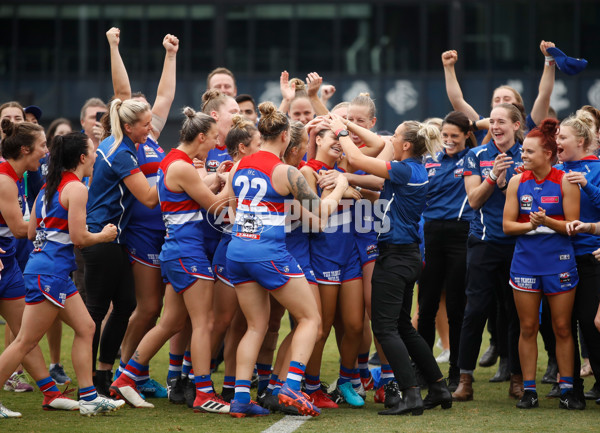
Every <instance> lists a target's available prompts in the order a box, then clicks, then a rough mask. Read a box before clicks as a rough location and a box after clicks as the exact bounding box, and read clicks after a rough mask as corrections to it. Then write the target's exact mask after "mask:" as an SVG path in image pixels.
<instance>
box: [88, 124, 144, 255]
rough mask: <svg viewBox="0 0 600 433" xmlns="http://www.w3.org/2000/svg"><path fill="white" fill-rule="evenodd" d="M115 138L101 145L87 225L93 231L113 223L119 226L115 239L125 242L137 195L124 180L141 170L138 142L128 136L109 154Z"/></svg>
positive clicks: (91, 192) (99, 230)
mask: <svg viewBox="0 0 600 433" xmlns="http://www.w3.org/2000/svg"><path fill="white" fill-rule="evenodd" d="M114 141H115V138H114V137H113V136H112V135H111V136H110V137H108V138H106V139H105V140H103V141H102V143H100V146H98V150H97V151H96V153H97V158H96V162H95V163H94V175H93V177H92V184H91V185H90V190H89V198H88V203H87V224H88V229H89V231H90V232H92V233H99V232H101V231H102V228H103V227H104V226H105V225H106V224H108V223H112V224H114V225H115V226H117V238H116V239H115V241H114V242H116V243H119V244H122V243H124V240H125V239H124V236H123V230H125V227H126V226H127V223H128V221H129V218H130V217H131V209H132V206H133V202H134V200H135V197H134V195H133V194H132V193H131V192H130V191H129V189H127V187H126V186H125V183H124V182H123V179H125V178H126V177H127V176H131V175H132V174H135V173H139V172H140V166H139V163H138V158H137V150H136V148H135V144H134V143H133V141H131V140H130V139H129V138H128V137H127V136H125V137H123V142H122V143H121V144H120V145H119V147H118V148H117V149H116V150H115V151H114V152H113V153H112V154H110V155H109V153H110V148H111V147H112V145H113V143H114Z"/></svg>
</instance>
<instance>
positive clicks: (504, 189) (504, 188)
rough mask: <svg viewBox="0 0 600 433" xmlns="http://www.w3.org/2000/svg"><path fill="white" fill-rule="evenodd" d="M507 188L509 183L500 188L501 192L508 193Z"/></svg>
mask: <svg viewBox="0 0 600 433" xmlns="http://www.w3.org/2000/svg"><path fill="white" fill-rule="evenodd" d="M498 188H500V187H498ZM506 188H508V181H507V182H506V183H505V184H504V186H503V187H502V188H500V191H506Z"/></svg>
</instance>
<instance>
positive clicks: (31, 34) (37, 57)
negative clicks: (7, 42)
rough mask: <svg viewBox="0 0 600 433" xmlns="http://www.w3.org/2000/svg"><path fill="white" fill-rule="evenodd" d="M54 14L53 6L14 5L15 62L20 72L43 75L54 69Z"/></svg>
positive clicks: (45, 76)
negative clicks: (16, 19) (15, 8)
mask: <svg viewBox="0 0 600 433" xmlns="http://www.w3.org/2000/svg"><path fill="white" fill-rule="evenodd" d="M56 15H57V7H56V6H39V5H36V6H19V7H18V8H17V16H18V19H19V20H18V24H17V29H18V30H17V40H18V56H17V59H18V60H17V62H18V68H19V70H20V72H21V73H22V76H25V77H35V78H37V79H43V78H48V77H50V76H51V74H52V73H53V71H54V66H55V62H56V51H55V46H56V32H55V28H56V25H55V20H56ZM20 75H21V74H20Z"/></svg>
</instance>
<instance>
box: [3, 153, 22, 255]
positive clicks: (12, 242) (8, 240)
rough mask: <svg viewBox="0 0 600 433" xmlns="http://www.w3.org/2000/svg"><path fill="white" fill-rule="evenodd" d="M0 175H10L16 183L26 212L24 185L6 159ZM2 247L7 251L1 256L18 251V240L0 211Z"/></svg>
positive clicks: (20, 203)
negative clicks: (20, 183)
mask: <svg viewBox="0 0 600 433" xmlns="http://www.w3.org/2000/svg"><path fill="white" fill-rule="evenodd" d="M0 175H4V176H8V177H9V178H10V179H12V180H13V181H14V182H15V185H17V189H18V191H19V193H18V199H19V206H20V208H21V213H24V211H25V196H24V194H23V188H22V186H21V185H19V176H17V173H16V172H15V170H14V169H13V168H12V165H10V164H9V163H8V162H6V161H4V162H0ZM0 248H2V249H3V250H4V251H5V253H4V254H0V258H1V257H8V256H12V255H14V254H15V253H16V251H17V241H16V239H15V237H14V236H13V234H12V232H11V231H10V228H9V227H8V224H6V220H5V219H4V217H3V216H2V214H1V213H0Z"/></svg>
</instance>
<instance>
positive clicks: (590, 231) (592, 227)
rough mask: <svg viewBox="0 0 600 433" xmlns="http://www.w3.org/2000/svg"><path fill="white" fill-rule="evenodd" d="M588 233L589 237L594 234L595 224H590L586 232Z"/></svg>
mask: <svg viewBox="0 0 600 433" xmlns="http://www.w3.org/2000/svg"><path fill="white" fill-rule="evenodd" d="M588 233H589V234H591V235H595V234H596V223H590V229H589V230H588Z"/></svg>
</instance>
